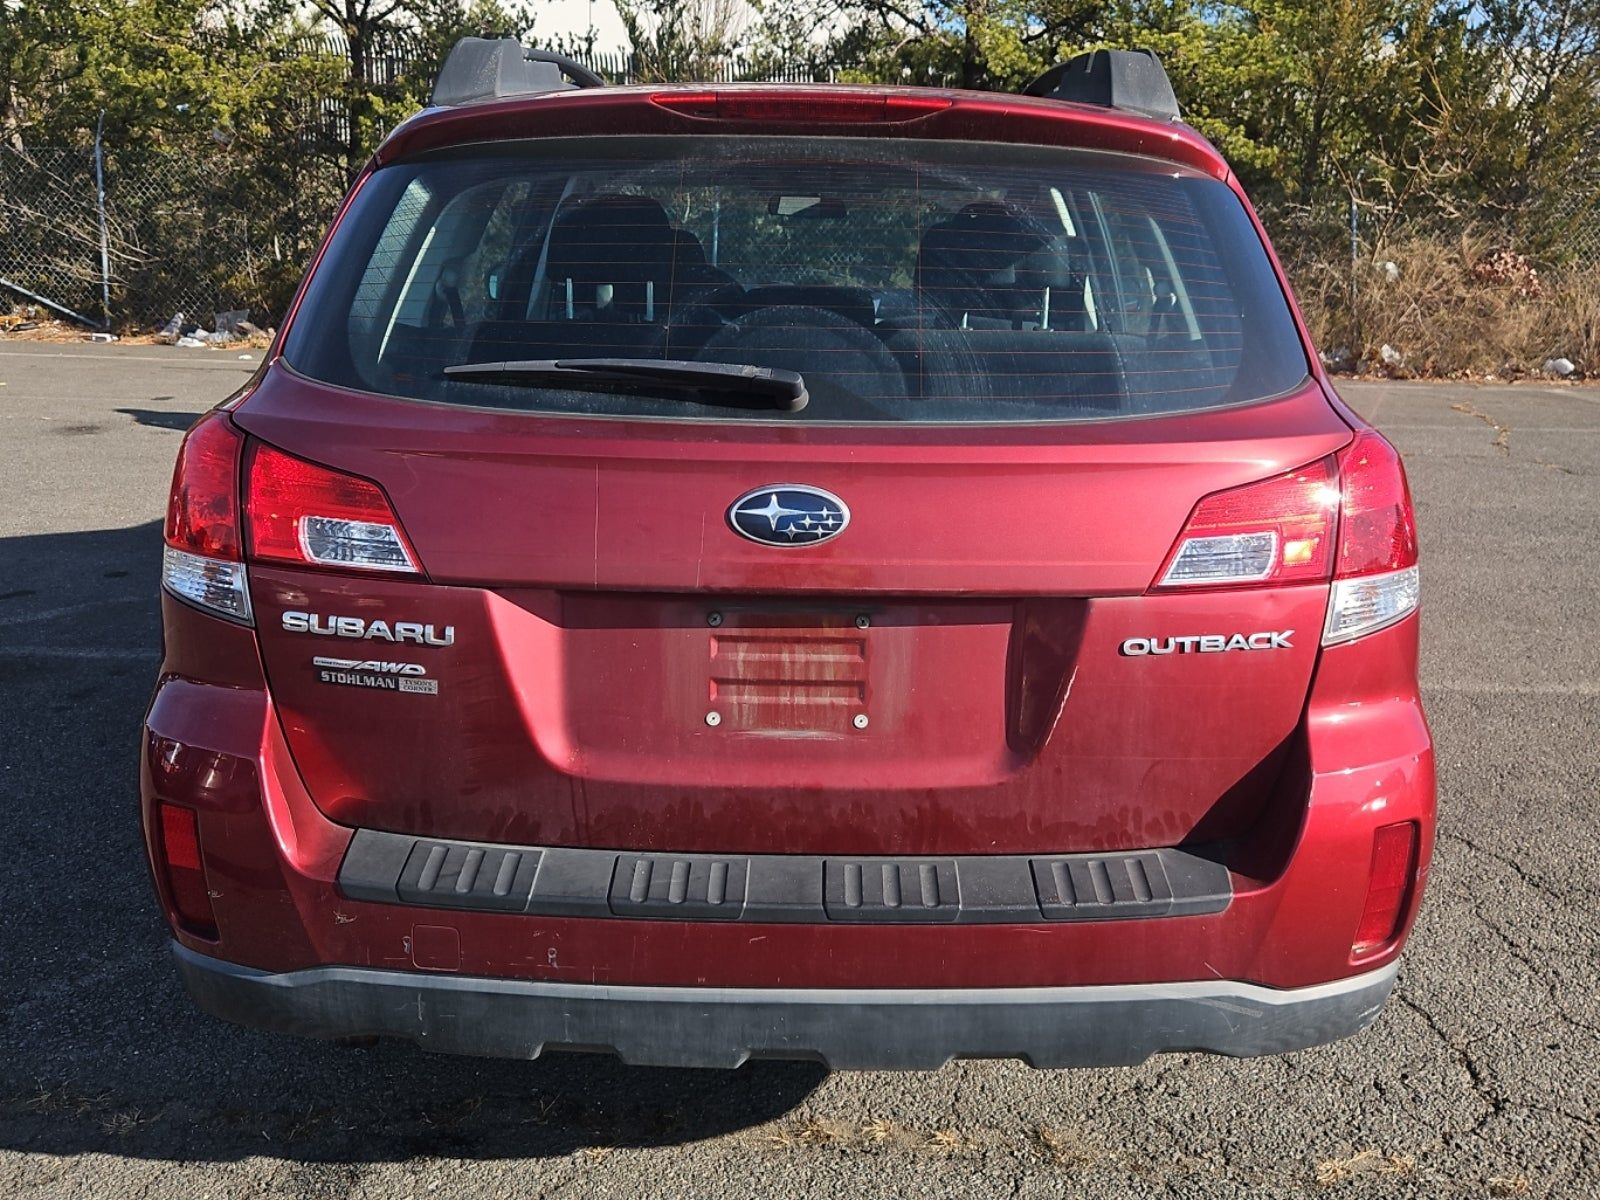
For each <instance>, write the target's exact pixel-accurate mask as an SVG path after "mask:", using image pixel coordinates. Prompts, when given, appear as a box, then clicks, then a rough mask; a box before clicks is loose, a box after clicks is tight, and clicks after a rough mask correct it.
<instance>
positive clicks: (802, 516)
mask: <svg viewBox="0 0 1600 1200" xmlns="http://www.w3.org/2000/svg"><path fill="white" fill-rule="evenodd" d="M848 524H850V510H849V508H847V507H846V506H845V502H844V501H843V500H841V499H839V497H837V496H835V495H834V494H833V493H832V492H825V491H823V490H822V489H821V488H814V487H809V486H807V485H806V484H803V483H773V484H768V485H767V486H766V487H762V488H756V489H755V490H754V491H750V492H746V493H745V494H744V495H742V496H740V497H739V498H738V499H737V500H735V501H734V502H733V503H732V504H731V505H729V506H728V525H729V526H730V527H731V528H732V529H733V531H734V532H735V533H737V534H738V535H739V536H740V537H745V538H749V539H750V540H751V541H752V542H760V543H761V544H762V545H764V546H815V545H816V544H817V543H818V542H825V541H827V540H828V539H830V538H835V537H838V536H839V535H840V534H841V533H843V532H844V529H845V526H847V525H848Z"/></svg>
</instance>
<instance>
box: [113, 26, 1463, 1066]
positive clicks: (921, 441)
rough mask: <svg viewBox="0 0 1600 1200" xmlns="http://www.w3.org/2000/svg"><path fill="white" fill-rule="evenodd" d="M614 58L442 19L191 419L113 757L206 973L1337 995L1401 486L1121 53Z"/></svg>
mask: <svg viewBox="0 0 1600 1200" xmlns="http://www.w3.org/2000/svg"><path fill="white" fill-rule="evenodd" d="M598 82H599V81H598V80H596V79H594V78H593V77H592V76H589V75H588V74H587V73H586V72H585V71H583V70H582V69H581V68H579V67H577V66H576V64H572V63H569V62H563V61H560V60H557V59H556V58H555V56H550V55H541V54H537V53H532V52H526V51H524V50H523V48H522V47H520V46H518V45H517V44H516V43H514V42H505V43H487V42H477V41H471V42H467V43H464V44H463V45H462V46H461V47H458V49H457V51H456V53H455V55H454V56H453V57H452V58H451V60H450V62H449V63H448V64H447V66H446V68H445V70H444V72H443V74H442V75H441V78H440V81H439V85H438V88H437V90H436V92H435V104H434V106H433V107H431V108H429V109H428V110H427V111H425V112H423V113H421V114H419V115H418V116H416V117H414V118H413V119H411V120H410V121H408V122H406V123H405V124H404V125H402V126H401V127H400V128H399V129H398V130H396V131H395V133H394V134H393V135H392V136H391V137H390V138H389V139H388V141H386V142H385V143H384V145H383V147H382V148H381V149H380V150H379V151H378V153H377V154H376V156H375V157H374V159H373V161H372V163H371V165H370V166H369V167H368V168H367V169H366V170H365V171H364V173H363V174H362V176H361V178H360V179H359V180H358V181H357V183H356V185H355V187H354V188H353V189H352V191H351V193H350V196H349V198H348V200H347V201H346V202H345V205H344V208H343V210H342V211H341V213H340V214H339V217H338V219H337V221H336V222H335V224H334V227H333V230H332V232H331V233H330V234H329V235H328V239H327V241H326V243H325V245H324V247H323V249H322V251H321V252H320V253H319V254H318V256H317V259H316V261H315V263H314V264H313V265H312V268H311V270H310V273H309V276H308V278H307V280H306V282H305V284H304V285H303V289H302V291H301V293H300V296H299V298H298V299H297V300H296V302H295V305H294V308H293V311H292V313H291V315H290V316H289V318H288V320H287V321H286V322H285V327H284V330H283V332H282V333H281V335H280V337H279V340H278V343H277V344H276V345H275V346H274V348H273V350H272V352H271V354H270V355H269V356H268V359H269V361H268V362H267V363H266V365H265V366H264V367H263V368H262V370H261V372H260V373H259V374H258V375H257V377H256V378H255V379H253V380H252V381H251V383H250V384H249V385H248V386H247V387H246V388H245V389H244V390H243V391H241V392H240V393H239V394H238V395H236V396H234V397H233V398H232V399H230V400H229V401H227V402H226V403H224V404H222V405H221V406H220V407H219V408H217V409H216V410H215V411H213V412H212V413H210V414H208V415H207V416H206V417H205V418H203V419H202V420H201V421H200V422H199V423H198V424H197V425H196V426H195V427H194V428H193V429H192V430H191V431H190V432H189V435H188V437H187V439H186V441H185V442H184V445H183V450H182V452H181V455H180V458H179V462H178V467H177V473H176V477H175V479H174V482H173V487H172V498H171V508H170V511H169V513H168V518H167V524H166V550H165V563H164V572H163V580H164V595H163V598H162V606H163V616H164V620H165V627H166V638H165V660H164V662H163V665H162V668H161V677H160V682H159V684H158V686H157V688H156V692H155V697H154V700H153V702H152V703H151V705H150V710H149V714H148V717H147V719H146V730H145V734H144V743H143V754H142V762H141V792H142V799H143V817H144V828H145V833H146V836H147V839H148V845H149V853H150V860H151V865H152V867H153V871H154V877H155V881H156V887H157V890H158V892H159V895H160V899H161V903H162V905H163V907H164V909H165V911H166V915H167V918H168V920H169V921H170V923H171V927H172V931H173V939H174V942H173V950H174V953H175V955H176V958H177V962H178V967H179V969H180V971H181V972H182V975H183V978H184V980H185V982H186V983H187V985H188V988H189V991H190V992H191V993H192V995H193V997H194V998H195V1000H196V1001H197V1002H198V1003H199V1004H200V1005H201V1006H202V1007H203V1008H205V1009H206V1010H208V1011H210V1012H212V1013H215V1014H217V1015H219V1016H223V1017H226V1018H228V1019H231V1020H235V1021H240V1022H243V1023H245V1024H249V1025H255V1026H261V1027H265V1028H268V1029H275V1030H283V1031H288V1032H294V1033H302V1034H312V1035H320V1036H353V1035H383V1036H393V1037H401V1038H409V1039H413V1040H415V1041H416V1042H418V1043H420V1044H422V1045H424V1046H428V1047H432V1048H436V1049H440V1050H449V1051H459V1052H465V1053H472V1054H490V1055H509V1056H519V1057H530V1056H533V1055H537V1054H539V1053H540V1052H541V1051H542V1050H544V1049H546V1048H550V1047H568V1048H580V1049H591V1050H609V1051H613V1052H615V1053H617V1054H619V1055H621V1056H622V1057H623V1058H624V1059H625V1060H627V1061H629V1062H637V1063H658V1064H696V1065H716V1066H734V1065H736V1064H738V1063H740V1062H743V1061H744V1060H745V1059H747V1058H750V1057H772V1056H778V1057H801V1058H817V1059H820V1060H822V1061H825V1062H827V1063H829V1064H831V1065H833V1066H836V1067H933V1066H937V1065H938V1064H940V1063H943V1062H945V1061H946V1060H948V1059H950V1058H952V1057H1005V1056H1017V1057H1020V1058H1023V1059H1025V1060H1027V1061H1028V1062H1031V1063H1033V1064H1035V1065H1039V1066H1056V1065H1071V1064H1111V1063H1132V1062H1138V1061H1140V1060H1142V1059H1144V1058H1145V1057H1146V1056H1148V1055H1150V1054H1151V1053H1154V1052H1158V1051H1167V1050H1209V1051H1217V1052H1220V1053H1224V1054H1264V1053H1275V1052H1278V1051H1284V1050H1292V1049H1295V1048H1298V1047H1303V1046H1309V1045H1312V1044H1315V1043H1319V1042H1325V1041H1328V1040H1330V1039H1334V1038H1338V1037H1341V1036H1343V1035H1346V1034H1350V1033H1353V1032H1355V1031H1357V1030H1359V1029H1361V1028H1363V1027H1364V1026H1366V1025H1367V1024H1368V1023H1369V1022H1371V1021H1372V1020H1373V1019H1374V1018H1375V1016H1376V1015H1377V1013H1378V1011H1379V1009H1380V1007H1381V1006H1382V1004H1383V1002H1384V1000H1385V998H1386V996H1387V995H1388V993H1389V991H1390V988H1391V987H1392V985H1393V982H1394V979H1395V973H1396V969H1397V965H1398V964H1397V957H1398V955H1399V953H1400V946H1401V942H1402V940H1403V939H1404V937H1405V935H1406V932H1407V930H1408V929H1409V927H1410V924H1411V921H1412V919H1413V917H1414V915H1415V912H1416V909H1417V903H1418V899H1419V895H1420V892H1421V890H1422V884H1423V880H1424V877H1425V875H1426V871H1427V863H1428V856H1429V851H1430V848H1431V844H1432V840H1433V821H1434V777H1433V757H1432V749H1431V744H1430V738H1429V732H1428V726H1427V723H1426V721H1425V719H1424V716H1423V711H1422V706H1421V703H1420V701H1419V698H1418V690H1417V680H1416V658H1417V615H1416V610H1417V596H1418V592H1417V551H1416V539H1415V534H1414V525H1413V515H1412V507H1411V501H1410V497H1409V495H1408V493H1407V487H1406V481H1405V476H1404V473H1403V471H1402V469H1401V465H1400V461H1399V459H1398V458H1397V456H1396V454H1395V452H1394V450H1393V449H1392V448H1391V447H1390V446H1389V444H1388V443H1387V442H1385V441H1384V440H1383V438H1382V437H1380V436H1379V435H1378V434H1377V433H1376V432H1374V431H1373V429H1372V428H1371V427H1369V426H1368V425H1367V424H1365V423H1364V422H1363V421H1362V420H1361V419H1360V418H1359V417H1357V416H1356V415H1355V414H1354V413H1352V412H1351V411H1350V410H1349V409H1348V408H1347V407H1345V405H1343V404H1342V403H1341V402H1340V400H1339V398H1338V397H1337V396H1335V395H1334V393H1333V391H1332V389H1331V388H1330V386H1329V384H1328V381H1327V379H1326V378H1325V377H1324V375H1323V372H1322V371H1321V369H1320V368H1319V366H1318V362H1317V358H1316V355H1315V354H1314V353H1313V351H1312V348H1311V345H1310V343H1309V341H1308V339H1307V335H1306V331H1305V329H1304V327H1303V325H1302V323H1301V322H1300V320H1299V317H1298V314H1297V312H1296V310H1295V307H1294V304H1293V301H1292V300H1291V298H1290V296H1289V291H1288V287H1287V284H1286V283H1285V281H1284V278H1283V274H1282V272H1281V270H1280V269H1279V267H1278V265H1277V263H1276V262H1275V260H1274V258H1273V255H1272V252H1271V250H1270V249H1269V248H1268V245H1267V242H1266V239H1265V236H1264V235H1263V232H1262V230H1261V227H1260V225H1259V224H1258V223H1257V221H1256V219H1255V218H1254V216H1253V214H1252V211H1251V209H1250V207H1249V205H1248V203H1247V202H1246V200H1245V198H1244V196H1243V194H1242V193H1241V191H1240V188H1239V185H1238V183H1237V181H1236V180H1235V178H1234V176H1233V175H1232V174H1231V173H1230V171H1229V169H1228V166H1227V164H1226V163H1225V162H1224V161H1223V160H1222V159H1221V158H1220V157H1219V156H1218V154H1217V152H1216V150H1215V149H1213V148H1212V147H1211V146H1210V145H1209V144H1207V143H1206V142H1205V141H1204V140H1203V139H1202V138H1201V137H1199V136H1198V135H1197V134H1195V133H1194V132H1193V131H1192V130H1190V129H1188V128H1187V127H1185V126H1184V125H1182V124H1180V123H1178V121H1177V109H1176V105H1175V104H1174V102H1173V99H1172V92H1171V88H1170V86H1169V85H1168V84H1167V81H1166V76H1165V75H1164V74H1163V73H1162V72H1161V70H1160V67H1159V65H1158V64H1157V63H1156V62H1155V60H1154V59H1153V58H1150V57H1149V56H1145V55H1140V54H1131V53H1110V54H1107V53H1100V54H1096V55H1088V56H1084V57H1082V58H1079V59H1075V60H1073V61H1072V62H1070V63H1067V64H1064V65H1063V66H1062V67H1060V68H1057V69H1055V70H1053V71H1051V72H1049V73H1048V74H1047V75H1045V76H1043V77H1042V78H1041V79H1040V80H1039V81H1038V82H1037V83H1036V84H1035V85H1034V86H1033V87H1031V88H1030V89H1029V92H1030V94H1029V95H1027V96H1005V95H992V94H974V93H966V92H951V91H931V90H915V89H903V88H887V87H850V88H844V87H811V86H806V87H792V86H715V87H705V86H702V87H692V88H690V87H677V88H655V87H632V88H608V87H600V86H596V85H597V84H598ZM575 85H577V86H575Z"/></svg>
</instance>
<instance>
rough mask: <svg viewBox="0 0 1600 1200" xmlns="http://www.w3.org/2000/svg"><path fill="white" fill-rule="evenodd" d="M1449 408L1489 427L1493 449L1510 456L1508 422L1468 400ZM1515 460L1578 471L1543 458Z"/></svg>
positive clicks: (1537, 465) (1564, 470)
mask: <svg viewBox="0 0 1600 1200" xmlns="http://www.w3.org/2000/svg"><path fill="white" fill-rule="evenodd" d="M1450 410H1451V411H1452V412H1458V413H1462V414H1464V415H1466V416H1469V417H1476V418H1477V419H1478V420H1480V421H1482V422H1483V423H1484V424H1485V425H1487V426H1488V427H1489V428H1490V429H1492V430H1494V441H1492V442H1490V443H1489V444H1490V445H1491V446H1493V447H1494V449H1496V450H1498V451H1499V452H1500V454H1501V456H1502V457H1505V458H1510V457H1512V455H1511V426H1510V425H1509V424H1508V423H1506V422H1503V421H1500V420H1497V419H1496V418H1494V417H1493V416H1491V415H1489V414H1488V413H1486V412H1484V411H1483V410H1482V409H1479V408H1476V407H1474V406H1473V405H1472V404H1471V403H1470V402H1468V401H1465V400H1463V401H1462V402H1461V403H1459V404H1452V405H1451V406H1450ZM1517 461H1518V462H1526V463H1532V464H1533V465H1534V466H1536V467H1544V468H1546V469H1547V470H1550V471H1560V472H1561V473H1562V474H1563V475H1577V474H1579V473H1580V472H1578V471H1574V470H1573V469H1572V468H1571V467H1568V466H1565V465H1563V464H1561V463H1555V462H1551V461H1549V460H1548V459H1544V458H1525V457H1519V458H1518V459H1517Z"/></svg>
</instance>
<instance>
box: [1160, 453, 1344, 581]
mask: <svg viewBox="0 0 1600 1200" xmlns="http://www.w3.org/2000/svg"><path fill="white" fill-rule="evenodd" d="M1338 511H1339V491H1338V488H1337V487H1336V486H1335V474H1334V465H1333V460H1332V459H1331V458H1324V459H1319V460H1318V461H1316V462H1314V463H1311V464H1309V465H1308V466H1304V467H1300V468H1298V469H1296V470H1293V471H1289V472H1286V473H1285V474H1282V475H1277V476H1274V477H1273V478H1271V479H1264V480H1262V481H1261V482H1260V483H1250V484H1246V485H1245V486H1243V487H1237V488H1230V489H1229V490H1227V491H1225V492H1213V493H1212V494H1211V495H1209V496H1207V497H1205V499H1203V500H1201V501H1200V503H1199V504H1197V505H1195V508H1194V512H1192V513H1191V514H1190V515H1189V520H1188V522H1187V523H1186V524H1185V525H1184V527H1183V532H1181V533H1180V534H1179V535H1178V540H1177V542H1176V544H1175V545H1174V546H1173V548H1172V552H1171V553H1170V554H1168V555H1167V561H1166V562H1165V563H1164V564H1162V568H1161V571H1160V573H1159V574H1158V575H1157V576H1156V578H1157V580H1158V582H1157V584H1156V586H1157V587H1158V588H1195V587H1212V588H1215V587H1252V586H1254V587H1259V586H1263V585H1267V584H1287V583H1301V582H1305V581H1307V580H1318V579H1326V578H1328V575H1329V573H1330V571H1331V569H1332V564H1333V540H1334V527H1335V522H1336V519H1337V516H1338Z"/></svg>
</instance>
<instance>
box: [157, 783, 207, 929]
mask: <svg viewBox="0 0 1600 1200" xmlns="http://www.w3.org/2000/svg"><path fill="white" fill-rule="evenodd" d="M156 832H157V834H158V836H159V844H160V849H161V871H162V874H163V875H164V876H165V878H166V883H167V896H168V897H169V898H170V900H171V902H172V909H173V913H174V915H176V917H177V918H178V923H179V924H180V925H182V926H183V927H184V928H185V929H187V930H188V931H189V932H190V933H193V934H197V935H199V936H201V937H207V938H215V937H216V936H217V916H216V912H215V911H214V910H213V909H212V907H211V889H210V887H209V886H208V885H207V883H206V869H205V863H204V862H203V861H202V860H201V858H200V825H199V820H198V818H196V816H195V812H194V809H192V808H184V807H183V806H182V805H178V804H168V803H167V802H166V801H161V802H160V803H159V804H157V805H156Z"/></svg>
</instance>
